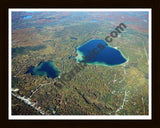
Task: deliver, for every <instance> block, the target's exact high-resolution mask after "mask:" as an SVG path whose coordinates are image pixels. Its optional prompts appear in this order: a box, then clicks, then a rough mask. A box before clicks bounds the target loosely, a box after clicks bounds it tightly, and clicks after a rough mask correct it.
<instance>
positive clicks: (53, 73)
mask: <svg viewBox="0 0 160 128" xmlns="http://www.w3.org/2000/svg"><path fill="white" fill-rule="evenodd" d="M26 73H31V75H40V76H44V75H47V77H51V78H55V77H57V76H58V75H59V71H58V69H57V68H56V67H55V66H54V64H53V61H47V62H42V63H40V64H39V66H38V67H34V66H31V67H30V68H29V70H28V71H27V72H26Z"/></svg>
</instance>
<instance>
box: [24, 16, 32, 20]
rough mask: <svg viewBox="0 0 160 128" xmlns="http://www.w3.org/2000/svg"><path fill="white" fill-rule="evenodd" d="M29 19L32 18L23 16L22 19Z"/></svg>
mask: <svg viewBox="0 0 160 128" xmlns="http://www.w3.org/2000/svg"><path fill="white" fill-rule="evenodd" d="M30 18H32V16H25V17H23V19H30Z"/></svg>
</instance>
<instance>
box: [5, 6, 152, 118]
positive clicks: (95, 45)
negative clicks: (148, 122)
mask: <svg viewBox="0 0 160 128" xmlns="http://www.w3.org/2000/svg"><path fill="white" fill-rule="evenodd" d="M149 14H150V13H149V11H147V10H144V11H143V10H142V11H137V10H135V11H134V10H132V11H129V10H127V11H126V10H117V11H116V9H115V10H107V9H106V10H101V11H98V9H97V10H94V9H93V10H87V9H86V10H85V11H84V10H83V9H82V10H77V11H76V9H75V10H69V9H66V10H65V9H64V10H60V11H59V10H54V9H53V10H47V11H46V10H45V9H44V10H38V9H37V10H29V9H28V10H27V9H26V10H18V9H17V10H16V9H13V10H12V9H11V10H10V18H9V21H10V24H9V25H10V39H9V40H10V41H9V46H10V47H9V49H10V56H9V60H10V68H9V69H10V70H9V72H10V75H9V77H10V84H9V94H8V95H9V98H10V99H9V104H10V106H9V113H10V115H11V116H13V118H14V117H16V116H31V115H34V116H40V115H41V116H62V115H63V116H82V115H84V116H87V115H90V116H94V115H96V116H107V117H110V116H138V117H139V116H148V115H150V114H149V113H150V109H149V108H150V107H149V106H150V100H149V99H150V96H149V95H150V84H149V83H150V75H149V73H150V70H149V66H150V54H151V53H150V52H149V51H150V50H149V49H150V47H149V46H150V45H149V43H150V41H149V38H150V35H149V31H150V30H149V23H150V22H151V21H150V20H149Z"/></svg>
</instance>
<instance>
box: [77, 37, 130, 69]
mask: <svg viewBox="0 0 160 128" xmlns="http://www.w3.org/2000/svg"><path fill="white" fill-rule="evenodd" d="M76 51H77V54H78V55H77V57H76V60H77V62H83V61H85V60H86V59H84V58H87V60H88V62H86V63H87V64H88V65H103V66H115V65H120V64H123V63H125V62H126V61H127V60H126V59H125V57H124V56H123V55H122V53H121V52H120V51H119V50H117V49H115V48H112V47H111V46H109V45H108V44H107V42H105V41H104V40H99V39H94V40H90V41H88V42H87V43H85V44H83V45H82V46H79V47H77V49H76Z"/></svg>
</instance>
